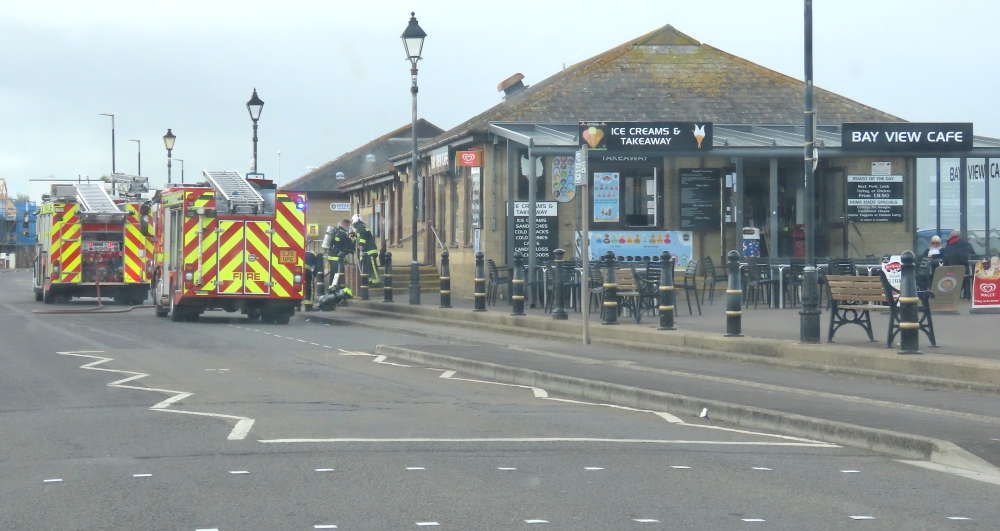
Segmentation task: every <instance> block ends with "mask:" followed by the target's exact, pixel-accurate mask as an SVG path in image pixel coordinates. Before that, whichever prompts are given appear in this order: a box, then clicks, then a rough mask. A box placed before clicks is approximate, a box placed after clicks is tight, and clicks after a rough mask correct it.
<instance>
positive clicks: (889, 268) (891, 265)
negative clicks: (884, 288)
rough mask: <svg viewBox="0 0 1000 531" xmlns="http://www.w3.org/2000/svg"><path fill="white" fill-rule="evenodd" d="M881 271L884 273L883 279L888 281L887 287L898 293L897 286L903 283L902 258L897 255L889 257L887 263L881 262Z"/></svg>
mask: <svg viewBox="0 0 1000 531" xmlns="http://www.w3.org/2000/svg"><path fill="white" fill-rule="evenodd" d="M882 271H883V272H884V273H885V279H886V280H888V281H889V285H891V286H892V288H893V289H895V290H896V291H899V286H900V284H902V281H903V258H902V257H901V256H900V255H898V254H894V255H892V256H890V257H889V261H888V262H882Z"/></svg>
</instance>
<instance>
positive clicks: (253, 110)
mask: <svg viewBox="0 0 1000 531" xmlns="http://www.w3.org/2000/svg"><path fill="white" fill-rule="evenodd" d="M262 110H264V100H262V99H260V98H259V97H257V87H254V89H253V96H250V101H248V102H247V112H249V113H250V119H251V120H253V172H254V173H257V120H260V111H262Z"/></svg>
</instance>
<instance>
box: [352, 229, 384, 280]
mask: <svg viewBox="0 0 1000 531" xmlns="http://www.w3.org/2000/svg"><path fill="white" fill-rule="evenodd" d="M352 221H354V232H355V234H357V235H358V250H359V251H360V252H361V259H360V261H361V262H362V263H363V264H364V267H366V268H367V269H368V273H369V275H370V279H371V280H370V282H371V283H372V284H378V282H379V278H378V266H377V265H376V263H375V260H376V259H377V257H378V243H376V242H375V236H373V235H372V231H371V230H370V229H369V228H368V226H367V225H365V222H364V221H361V214H355V215H354V217H353V218H352Z"/></svg>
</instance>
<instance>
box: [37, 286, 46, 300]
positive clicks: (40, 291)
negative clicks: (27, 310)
mask: <svg viewBox="0 0 1000 531" xmlns="http://www.w3.org/2000/svg"><path fill="white" fill-rule="evenodd" d="M44 296H45V292H43V291H42V290H41V288H35V302H42V297H44Z"/></svg>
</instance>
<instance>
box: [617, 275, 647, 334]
mask: <svg viewBox="0 0 1000 531" xmlns="http://www.w3.org/2000/svg"><path fill="white" fill-rule="evenodd" d="M616 280H617V282H616V283H617V285H618V314H619V315H623V314H624V312H625V310H628V311H629V313H631V314H632V317H633V318H635V323H636V324H639V321H640V320H641V319H642V294H641V293H639V287H638V286H637V285H636V279H635V268H634V267H632V266H629V267H623V268H621V269H618V270H616Z"/></svg>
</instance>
